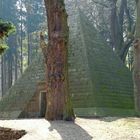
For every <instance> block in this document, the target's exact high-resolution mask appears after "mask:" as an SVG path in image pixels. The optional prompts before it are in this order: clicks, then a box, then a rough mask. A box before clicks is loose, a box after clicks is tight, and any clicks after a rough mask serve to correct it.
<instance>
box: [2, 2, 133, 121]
mask: <svg viewBox="0 0 140 140" xmlns="http://www.w3.org/2000/svg"><path fill="white" fill-rule="evenodd" d="M66 7H70V8H67V12H68V15H69V19H68V20H69V28H70V36H69V37H70V38H69V62H68V63H69V90H70V93H71V96H72V101H73V105H74V111H75V113H76V115H77V116H86V117H91V116H133V115H135V112H134V97H133V82H132V75H131V72H130V71H129V70H128V69H127V68H126V67H125V66H124V64H123V63H122V62H121V60H120V59H119V57H118V56H117V55H116V54H115V53H114V52H113V51H112V49H111V48H109V47H108V46H107V43H106V42H105V41H104V39H103V38H102V37H101V35H100V34H99V33H98V32H97V30H96V29H95V28H94V26H93V25H92V24H91V23H90V21H89V20H88V19H87V17H86V16H85V15H84V14H83V13H82V12H81V11H80V10H78V9H77V7H76V5H75V4H73V5H72V6H69V5H68V4H67V3H66ZM44 81H45V64H44V63H43V57H42V56H41V55H40V54H39V55H38V56H37V57H36V59H35V60H34V62H33V63H32V65H30V66H29V67H28V68H27V70H26V71H25V72H24V74H23V75H22V77H21V78H20V79H19V80H17V82H16V83H15V85H13V86H12V87H11V88H10V89H9V91H8V92H7V94H6V95H5V97H3V99H2V100H1V101H0V118H4V119H15V118H25V117H43V116H44V112H45V109H46V108H45V105H46V102H45V100H44V97H45V95H46V94H47V93H46V92H45V82H44Z"/></svg>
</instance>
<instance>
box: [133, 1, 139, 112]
mask: <svg viewBox="0 0 140 140" xmlns="http://www.w3.org/2000/svg"><path fill="white" fill-rule="evenodd" d="M136 5H137V21H136V34H135V41H134V71H133V80H134V95H135V109H136V111H137V112H139V111H140V0H136Z"/></svg>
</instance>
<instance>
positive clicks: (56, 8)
mask: <svg viewBox="0 0 140 140" xmlns="http://www.w3.org/2000/svg"><path fill="white" fill-rule="evenodd" d="M45 6H46V10H47V18H48V36H49V43H48V47H47V56H46V57H47V59H46V65H47V77H46V79H47V111H46V119H48V120H62V119H66V120H73V119H74V113H73V109H72V106H71V101H70V96H69V93H68V92H69V90H68V64H67V61H68V60H67V59H68V35H69V28H68V25H67V14H66V11H65V5H64V0H45Z"/></svg>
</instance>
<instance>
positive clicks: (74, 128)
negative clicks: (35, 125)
mask: <svg viewBox="0 0 140 140" xmlns="http://www.w3.org/2000/svg"><path fill="white" fill-rule="evenodd" d="M50 124H51V126H50V127H49V131H53V130H56V131H57V132H58V133H59V135H60V136H61V138H62V139H63V140H92V139H93V137H92V136H90V135H89V134H88V133H87V132H86V131H85V130H84V129H83V128H81V127H80V126H78V125H77V124H75V123H72V122H64V121H54V122H50Z"/></svg>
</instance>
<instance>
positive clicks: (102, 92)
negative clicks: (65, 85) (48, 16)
mask: <svg viewBox="0 0 140 140" xmlns="http://www.w3.org/2000/svg"><path fill="white" fill-rule="evenodd" d="M69 20H70V21H69V23H70V25H71V24H73V26H70V31H71V35H70V40H71V41H70V44H71V45H70V53H69V55H70V59H69V64H70V66H69V71H70V92H71V94H72V97H73V103H74V107H75V108H76V109H75V112H76V113H77V114H78V115H80V116H93V115H97V116H115V115H117V116H123V115H133V114H134V111H133V109H134V97H133V83H132V75H131V73H130V71H129V70H128V69H127V68H126V67H125V66H124V64H123V63H122V62H121V60H120V59H119V58H118V56H117V55H116V54H115V53H114V52H113V51H112V49H111V48H109V47H108V46H107V45H106V42H105V41H104V39H103V38H102V37H101V35H100V34H99V33H97V31H96V29H95V28H94V27H93V25H92V24H91V23H90V22H89V20H88V19H87V17H86V16H85V15H84V14H83V13H82V12H77V13H75V16H70V17H69ZM74 20H75V22H73V23H72V21H74Z"/></svg>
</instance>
